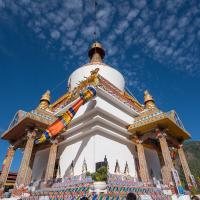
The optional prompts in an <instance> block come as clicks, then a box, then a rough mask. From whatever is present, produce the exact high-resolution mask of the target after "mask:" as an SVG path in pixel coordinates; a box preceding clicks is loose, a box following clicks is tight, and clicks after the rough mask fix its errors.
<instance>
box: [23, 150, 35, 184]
mask: <svg viewBox="0 0 200 200" xmlns="http://www.w3.org/2000/svg"><path fill="white" fill-rule="evenodd" d="M34 158H35V152H32V154H31V159H30V163H29V165H28V169H27V173H26V180H25V185H29V184H30V183H31V179H32V169H33V162H34Z"/></svg>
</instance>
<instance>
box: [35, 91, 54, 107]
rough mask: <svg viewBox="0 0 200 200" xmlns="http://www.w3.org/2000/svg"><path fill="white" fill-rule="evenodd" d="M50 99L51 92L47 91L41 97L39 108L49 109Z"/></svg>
mask: <svg viewBox="0 0 200 200" xmlns="http://www.w3.org/2000/svg"><path fill="white" fill-rule="evenodd" d="M50 99H51V95H50V91H49V90H47V91H46V92H45V93H44V94H43V95H42V97H41V99H40V103H39V106H38V107H39V108H40V109H44V110H45V109H47V108H48V107H49V104H50Z"/></svg>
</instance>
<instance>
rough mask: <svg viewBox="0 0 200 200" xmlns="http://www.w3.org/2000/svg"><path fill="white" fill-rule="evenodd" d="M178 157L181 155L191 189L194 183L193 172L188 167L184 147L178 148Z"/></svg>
mask: <svg viewBox="0 0 200 200" xmlns="http://www.w3.org/2000/svg"><path fill="white" fill-rule="evenodd" d="M178 155H179V159H180V161H181V165H182V168H183V172H184V175H185V178H186V181H187V184H188V188H191V187H192V182H191V179H190V175H191V171H190V168H189V166H188V163H187V160H186V157H185V153H184V151H183V145H179V146H178Z"/></svg>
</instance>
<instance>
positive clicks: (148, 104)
mask: <svg viewBox="0 0 200 200" xmlns="http://www.w3.org/2000/svg"><path fill="white" fill-rule="evenodd" d="M144 104H145V108H155V107H156V105H155V101H154V99H153V97H152V96H151V95H150V93H149V92H148V90H145V91H144Z"/></svg>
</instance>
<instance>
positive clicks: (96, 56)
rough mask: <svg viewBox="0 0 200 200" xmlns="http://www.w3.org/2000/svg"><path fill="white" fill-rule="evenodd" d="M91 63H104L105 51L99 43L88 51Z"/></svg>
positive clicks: (94, 44) (95, 43)
mask: <svg viewBox="0 0 200 200" xmlns="http://www.w3.org/2000/svg"><path fill="white" fill-rule="evenodd" d="M88 55H89V57H90V62H91V63H96V62H97V63H102V62H103V58H104V56H105V51H104V49H103V47H102V45H101V43H99V42H94V43H93V44H92V46H91V48H90V50H89V51H88Z"/></svg>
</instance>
